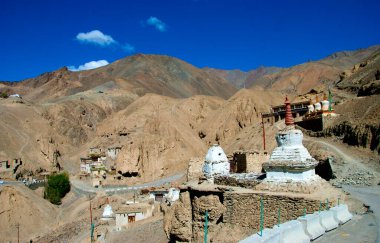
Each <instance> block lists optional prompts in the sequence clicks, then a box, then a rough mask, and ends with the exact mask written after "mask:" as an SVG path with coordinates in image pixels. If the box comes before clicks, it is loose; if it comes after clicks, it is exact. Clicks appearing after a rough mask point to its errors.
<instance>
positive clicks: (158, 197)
mask: <svg viewBox="0 0 380 243" xmlns="http://www.w3.org/2000/svg"><path fill="white" fill-rule="evenodd" d="M168 194H169V190H167V189H162V190H155V191H150V192H149V198H150V199H153V200H154V201H155V202H164V201H165V198H166V197H167V196H168Z"/></svg>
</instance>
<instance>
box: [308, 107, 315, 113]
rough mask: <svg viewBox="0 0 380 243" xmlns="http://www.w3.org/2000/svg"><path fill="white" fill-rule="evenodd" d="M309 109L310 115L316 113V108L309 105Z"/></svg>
mask: <svg viewBox="0 0 380 243" xmlns="http://www.w3.org/2000/svg"><path fill="white" fill-rule="evenodd" d="M307 109H308V110H309V113H313V112H314V106H313V105H308V106H307Z"/></svg>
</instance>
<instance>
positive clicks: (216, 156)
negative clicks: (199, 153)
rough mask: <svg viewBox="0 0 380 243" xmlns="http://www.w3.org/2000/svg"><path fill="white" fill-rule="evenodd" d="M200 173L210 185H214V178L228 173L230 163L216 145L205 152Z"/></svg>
mask: <svg viewBox="0 0 380 243" xmlns="http://www.w3.org/2000/svg"><path fill="white" fill-rule="evenodd" d="M202 171H203V174H204V175H205V177H206V179H207V180H208V181H209V182H212V183H214V177H215V176H217V175H228V174H229V173H230V162H229V161H228V159H227V156H226V154H225V153H224V151H223V149H222V148H221V147H220V146H219V145H218V144H214V145H212V146H211V147H210V148H209V150H208V151H207V154H206V157H205V162H204V164H203V168H202Z"/></svg>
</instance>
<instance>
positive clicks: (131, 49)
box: [121, 43, 135, 53]
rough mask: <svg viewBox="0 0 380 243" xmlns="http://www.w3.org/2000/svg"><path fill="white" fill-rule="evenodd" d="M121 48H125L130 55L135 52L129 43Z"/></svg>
mask: <svg viewBox="0 0 380 243" xmlns="http://www.w3.org/2000/svg"><path fill="white" fill-rule="evenodd" d="M121 48H123V50H124V51H126V52H129V53H131V52H134V51H135V47H134V46H132V45H131V44H128V43H125V44H124V45H122V46H121Z"/></svg>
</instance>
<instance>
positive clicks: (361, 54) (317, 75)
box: [205, 46, 379, 94]
mask: <svg viewBox="0 0 380 243" xmlns="http://www.w3.org/2000/svg"><path fill="white" fill-rule="evenodd" d="M378 49H379V46H372V47H369V48H366V49H360V50H357V51H342V52H337V53H334V54H332V55H330V56H328V57H326V58H323V59H321V60H317V61H310V62H307V63H303V64H300V65H296V66H294V67H290V68H277V67H259V68H258V69H254V70H251V71H249V72H243V71H240V70H218V69H212V68H206V69H205V70H206V71H207V72H209V73H210V74H214V75H217V76H219V77H222V78H225V79H226V80H228V81H229V82H231V83H232V84H233V85H235V87H238V88H242V87H244V86H245V87H246V88H249V87H251V88H255V87H256V88H257V87H262V88H265V89H268V90H272V91H273V90H276V91H285V92H287V93H298V94H303V93H307V92H308V91H310V90H311V89H318V90H324V89H326V87H327V86H329V85H333V84H334V82H335V81H338V80H339V78H340V76H341V75H340V74H341V73H342V72H344V71H345V70H347V69H351V68H352V67H353V66H354V65H355V64H358V63H360V62H361V61H363V60H365V59H366V58H370V59H374V58H375V56H376V54H375V53H374V52H375V51H376V50H378ZM369 62H371V61H369ZM358 66H360V64H358ZM345 75H349V73H348V74H347V72H346V74H345Z"/></svg>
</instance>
